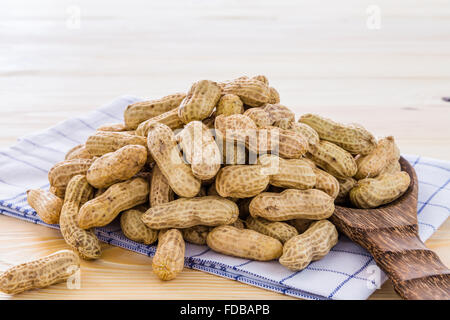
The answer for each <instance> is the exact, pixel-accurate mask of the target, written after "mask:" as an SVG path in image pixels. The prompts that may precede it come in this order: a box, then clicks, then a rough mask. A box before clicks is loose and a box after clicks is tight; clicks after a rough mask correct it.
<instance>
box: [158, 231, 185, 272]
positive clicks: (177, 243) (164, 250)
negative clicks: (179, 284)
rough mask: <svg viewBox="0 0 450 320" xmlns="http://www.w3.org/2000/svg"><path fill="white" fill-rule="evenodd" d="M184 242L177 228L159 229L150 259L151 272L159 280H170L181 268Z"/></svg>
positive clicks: (182, 265)
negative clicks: (153, 252)
mask: <svg viewBox="0 0 450 320" xmlns="http://www.w3.org/2000/svg"><path fill="white" fill-rule="evenodd" d="M184 252H185V243H184V240H183V235H182V234H181V232H180V231H179V230H177V229H170V230H167V231H161V232H160V234H159V236H158V246H157V248H156V253H155V256H154V257H153V260H152V269H153V273H154V274H156V275H157V276H158V278H159V279H161V280H172V279H175V278H176V276H177V275H178V274H179V273H180V272H181V271H182V270H183V267H184Z"/></svg>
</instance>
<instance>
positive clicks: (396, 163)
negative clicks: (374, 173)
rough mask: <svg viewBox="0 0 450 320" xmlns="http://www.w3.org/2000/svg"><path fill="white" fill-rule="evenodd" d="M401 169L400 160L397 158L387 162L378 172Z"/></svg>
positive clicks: (393, 171)
mask: <svg viewBox="0 0 450 320" xmlns="http://www.w3.org/2000/svg"><path fill="white" fill-rule="evenodd" d="M400 171H402V168H401V166H400V162H399V161H398V160H393V161H391V162H390V163H388V164H387V166H386V167H384V168H383V170H381V172H380V174H383V173H397V172H400Z"/></svg>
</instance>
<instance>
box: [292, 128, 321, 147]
mask: <svg viewBox="0 0 450 320" xmlns="http://www.w3.org/2000/svg"><path fill="white" fill-rule="evenodd" d="M290 130H292V131H295V132H297V133H299V134H301V135H302V136H303V137H305V138H306V140H307V141H308V144H310V145H315V144H317V143H319V141H320V139H319V134H318V133H317V131H316V130H314V129H313V128H311V127H310V126H308V125H307V124H305V123H301V122H292V123H291V126H290Z"/></svg>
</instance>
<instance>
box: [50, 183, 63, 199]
mask: <svg viewBox="0 0 450 320" xmlns="http://www.w3.org/2000/svg"><path fill="white" fill-rule="evenodd" d="M48 191H50V193H52V194H54V195H55V196H57V197H58V198H60V199H63V200H64V196H65V194H66V187H53V186H50V188H49V190H48Z"/></svg>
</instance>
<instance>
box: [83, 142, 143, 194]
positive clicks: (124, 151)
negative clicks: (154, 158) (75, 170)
mask: <svg viewBox="0 0 450 320" xmlns="http://www.w3.org/2000/svg"><path fill="white" fill-rule="evenodd" d="M146 161H147V148H145V147H143V146H139V145H129V146H125V147H122V148H120V149H119V150H117V151H114V152H110V153H106V154H104V155H103V156H101V157H100V158H98V159H96V160H95V161H94V163H93V164H92V165H91V167H90V168H89V170H88V171H87V173H86V178H87V180H88V182H89V184H90V185H91V186H93V187H95V188H98V189H100V188H107V187H109V186H111V185H113V184H115V183H117V182H120V181H125V180H128V179H130V178H131V177H133V176H134V175H135V174H137V173H138V172H139V171H141V169H142V168H143V167H144V165H145V163H146Z"/></svg>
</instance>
